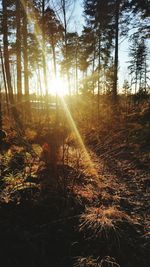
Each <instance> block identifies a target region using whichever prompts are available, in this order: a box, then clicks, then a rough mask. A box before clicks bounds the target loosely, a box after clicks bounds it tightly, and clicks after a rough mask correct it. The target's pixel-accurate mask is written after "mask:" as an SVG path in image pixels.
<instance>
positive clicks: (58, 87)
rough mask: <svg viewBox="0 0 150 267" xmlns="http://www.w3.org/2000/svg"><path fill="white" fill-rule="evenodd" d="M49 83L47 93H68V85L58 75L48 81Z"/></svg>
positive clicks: (62, 94) (59, 94)
mask: <svg viewBox="0 0 150 267" xmlns="http://www.w3.org/2000/svg"><path fill="white" fill-rule="evenodd" d="M49 85H50V86H49V88H48V90H49V94H52V95H58V96H64V95H67V94H68V85H67V81H66V80H65V79H62V78H60V77H59V78H57V79H55V78H53V79H52V80H51V81H50V82H49Z"/></svg>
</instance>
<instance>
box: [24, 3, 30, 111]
mask: <svg viewBox="0 0 150 267" xmlns="http://www.w3.org/2000/svg"><path fill="white" fill-rule="evenodd" d="M27 7H28V0H24V7H23V8H24V10H23V62H24V92H25V100H26V105H25V106H26V115H28V116H30V115H31V112H30V98H29V70H28V30H27V24H28V21H27V12H28V10H27V9H28V8H27Z"/></svg>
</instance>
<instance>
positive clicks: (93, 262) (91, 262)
mask: <svg viewBox="0 0 150 267" xmlns="http://www.w3.org/2000/svg"><path fill="white" fill-rule="evenodd" d="M74 267H120V265H119V264H118V263H117V262H116V260H115V259H114V258H112V257H110V256H106V257H104V258H103V259H101V260H100V258H99V257H98V258H97V259H94V258H92V257H87V258H83V257H79V258H78V259H77V261H76V263H75V264H74Z"/></svg>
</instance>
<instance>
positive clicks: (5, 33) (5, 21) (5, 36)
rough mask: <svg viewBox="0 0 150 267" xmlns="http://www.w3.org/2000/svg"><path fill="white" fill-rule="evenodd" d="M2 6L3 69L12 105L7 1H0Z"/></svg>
mask: <svg viewBox="0 0 150 267" xmlns="http://www.w3.org/2000/svg"><path fill="white" fill-rule="evenodd" d="M2 6H3V45H4V67H5V73H6V81H7V88H8V94H9V101H10V104H11V105H12V106H13V105H14V97H13V89H12V84H11V75H10V65H9V51H8V14H7V1H6V0H3V1H2Z"/></svg>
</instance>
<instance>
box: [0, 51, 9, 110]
mask: <svg viewBox="0 0 150 267" xmlns="http://www.w3.org/2000/svg"><path fill="white" fill-rule="evenodd" d="M0 57H1V66H2V75H3V81H4V88H5V95H6V104H7V112H8V114H9V99H8V88H7V81H6V75H5V67H4V61H3V54H2V49H1V46H0Z"/></svg>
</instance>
